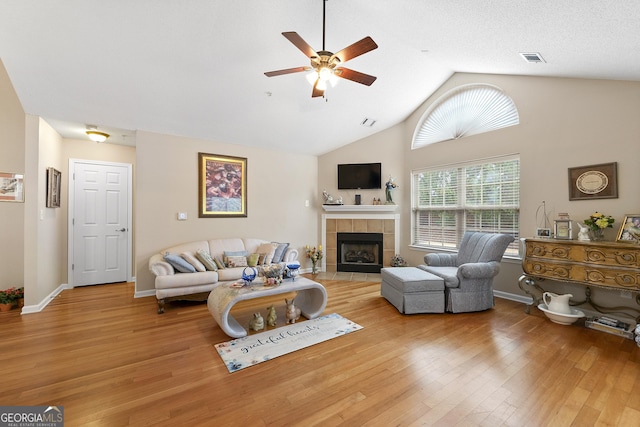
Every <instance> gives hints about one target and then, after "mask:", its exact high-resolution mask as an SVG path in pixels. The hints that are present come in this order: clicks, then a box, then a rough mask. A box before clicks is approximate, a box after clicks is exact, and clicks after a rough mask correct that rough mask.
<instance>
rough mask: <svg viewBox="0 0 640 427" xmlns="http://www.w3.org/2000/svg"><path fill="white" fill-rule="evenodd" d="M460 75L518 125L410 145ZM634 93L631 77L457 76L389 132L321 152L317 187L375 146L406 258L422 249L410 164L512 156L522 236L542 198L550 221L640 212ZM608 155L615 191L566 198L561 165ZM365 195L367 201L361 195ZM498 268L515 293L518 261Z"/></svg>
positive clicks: (500, 283)
mask: <svg viewBox="0 0 640 427" xmlns="http://www.w3.org/2000/svg"><path fill="white" fill-rule="evenodd" d="M467 83H489V84H493V85H496V86H498V87H500V88H501V89H502V90H504V91H505V92H506V94H507V95H509V96H510V97H511V98H512V99H513V101H514V102H515V104H516V106H517V108H518V111H519V114H520V124H519V125H518V126H514V127H510V128H506V129H502V130H498V131H494V132H490V133H486V134H482V135H476V136H472V137H467V138H462V139H459V140H455V141H448V142H442V143H438V144H432V145H429V146H427V147H424V148H421V149H417V150H411V148H410V147H411V138H412V137H413V132H414V130H415V127H416V125H417V123H418V121H419V119H420V117H421V116H422V114H423V113H424V111H425V110H426V109H427V108H428V107H429V105H431V104H432V103H433V102H434V101H435V100H436V99H437V98H438V97H439V96H441V95H442V94H443V93H445V92H447V91H448V90H450V89H452V88H454V87H457V86H460V85H463V84H467ZM638 100H640V83H638V82H623V81H608V80H578V79H562V78H537V77H520V76H497V75H477V74H455V75H454V76H452V78H451V79H450V80H449V81H447V82H446V83H445V84H444V85H443V86H442V87H441V88H440V89H439V90H438V91H437V92H436V93H435V94H434V95H433V96H432V97H431V98H429V99H428V100H427V101H426V102H425V103H424V104H423V105H422V106H421V107H420V108H419V109H418V110H417V111H416V112H415V113H414V114H412V115H411V116H410V117H409V118H408V119H407V120H406V121H405V122H404V123H403V124H401V125H399V126H396V127H394V128H392V129H391V130H390V131H387V132H386V137H384V136H383V134H384V133H380V134H377V135H374V136H372V137H370V138H367V139H365V140H362V141H358V142H357V143H356V144H352V145H350V146H348V147H343V148H341V149H338V150H335V151H333V152H331V153H328V154H326V155H324V156H321V157H320V159H319V161H318V165H319V166H318V173H319V177H320V178H319V184H318V185H319V187H320V188H326V189H327V190H328V191H329V192H337V190H336V184H335V174H336V172H335V164H336V163H341V162H356V161H357V162H359V161H368V160H373V159H372V158H371V157H372V156H371V155H370V153H380V155H379V156H377V157H378V159H379V160H381V161H382V162H383V172H384V173H385V176H386V175H387V174H388V173H391V174H395V175H397V176H398V183H399V184H400V188H399V189H398V191H396V192H397V193H399V194H398V197H394V200H397V201H398V204H399V205H400V207H399V211H400V213H401V226H400V228H401V232H402V235H401V239H400V241H401V255H402V256H403V257H405V258H406V259H407V260H408V261H409V263H410V264H411V265H416V264H419V263H421V262H422V258H423V255H424V253H425V252H424V251H423V250H418V249H412V248H411V247H410V246H409V245H410V225H411V221H410V219H411V211H410V203H411V202H410V201H411V196H410V182H409V176H410V171H411V170H412V169H417V168H421V167H425V166H436V165H445V164H449V163H456V162H463V161H469V160H476V159H482V158H487V157H491V156H498V155H504V154H510V153H518V154H520V159H521V193H520V194H521V205H520V206H521V214H520V221H521V222H520V234H521V236H522V237H530V236H532V235H533V233H534V232H535V228H536V219H535V213H536V209H537V208H538V206H539V205H540V204H541V203H542V201H543V200H544V201H546V205H547V211H548V212H550V217H551V219H553V218H554V217H555V216H556V215H557V213H558V212H568V213H569V214H570V216H571V218H572V219H574V220H583V219H584V218H586V217H588V215H589V214H590V213H591V212H593V211H596V210H597V211H600V212H604V213H607V214H610V215H613V216H614V217H615V218H616V220H617V221H618V222H619V221H621V220H622V217H623V216H624V214H626V213H634V212H635V213H637V212H639V211H640V193H639V192H638V189H637V188H636V186H635V183H637V182H640V168H638V167H637V160H636V159H637V158H638V157H639V156H640V144H638V140H640V120H638V117H640V103H639V102H638ZM390 147H393V149H390ZM355 149H357V150H355ZM606 162H618V181H619V198H617V199H604V200H588V201H569V193H568V178H567V175H568V172H567V168H569V167H574V166H584V165H591V164H597V163H606ZM389 169H391V170H389ZM396 171H402V172H401V173H400V172H396ZM345 200H348V199H345ZM364 200H365V202H367V203H368V198H367V197H365V198H364ZM351 203H353V202H351ZM617 225H618V224H616V227H614V229H613V230H607V234H606V237H607V239H608V240H613V239H614V238H615V233H616V232H617ZM502 267H503V271H502V273H501V274H500V276H499V277H498V280H497V282H496V289H498V290H502V291H504V292H510V293H516V294H517V293H520V294H521V293H522V292H521V291H520V290H519V289H518V286H517V279H518V277H519V276H520V274H522V269H521V267H520V264H519V263H518V262H515V263H507V262H504V263H503V265H502Z"/></svg>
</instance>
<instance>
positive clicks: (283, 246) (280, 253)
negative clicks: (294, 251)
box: [271, 242, 289, 264]
mask: <svg viewBox="0 0 640 427" xmlns="http://www.w3.org/2000/svg"><path fill="white" fill-rule="evenodd" d="M272 243H275V244H277V245H278V246H277V247H276V250H275V252H274V253H273V259H272V260H271V262H272V263H274V264H276V263H279V262H282V258H283V257H284V253H285V252H286V251H287V248H288V247H289V244H288V243H278V242H272Z"/></svg>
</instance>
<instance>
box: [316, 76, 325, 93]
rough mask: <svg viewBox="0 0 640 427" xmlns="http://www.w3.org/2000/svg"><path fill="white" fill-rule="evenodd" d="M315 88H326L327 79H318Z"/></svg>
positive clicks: (322, 89) (323, 89)
mask: <svg viewBox="0 0 640 427" xmlns="http://www.w3.org/2000/svg"><path fill="white" fill-rule="evenodd" d="M316 88H317V89H318V90H321V91H325V90H327V81H326V80H322V79H318V83H317V84H316Z"/></svg>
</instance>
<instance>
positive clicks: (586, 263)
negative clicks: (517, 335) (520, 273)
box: [522, 239, 640, 292]
mask: <svg viewBox="0 0 640 427" xmlns="http://www.w3.org/2000/svg"><path fill="white" fill-rule="evenodd" d="M524 248H525V254H524V257H523V259H522V269H523V270H524V272H525V274H527V275H529V276H533V277H538V278H545V279H553V280H560V281H565V282H577V283H582V284H585V285H594V286H602V287H607V288H619V289H626V290H630V291H635V292H640V246H638V245H636V244H627V243H616V242H582V241H578V240H553V239H524Z"/></svg>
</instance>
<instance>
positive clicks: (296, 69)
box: [264, 67, 311, 77]
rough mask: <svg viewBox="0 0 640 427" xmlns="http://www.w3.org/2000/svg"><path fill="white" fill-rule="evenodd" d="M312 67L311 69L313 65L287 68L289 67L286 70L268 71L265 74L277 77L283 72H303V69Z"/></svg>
mask: <svg viewBox="0 0 640 427" xmlns="http://www.w3.org/2000/svg"><path fill="white" fill-rule="evenodd" d="M310 69H311V67H296V68H287V69H284V70H276V71H268V72H266V73H264V75H265V76H267V77H275V76H281V75H283V74H292V73H301V72H303V71H307V70H310Z"/></svg>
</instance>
